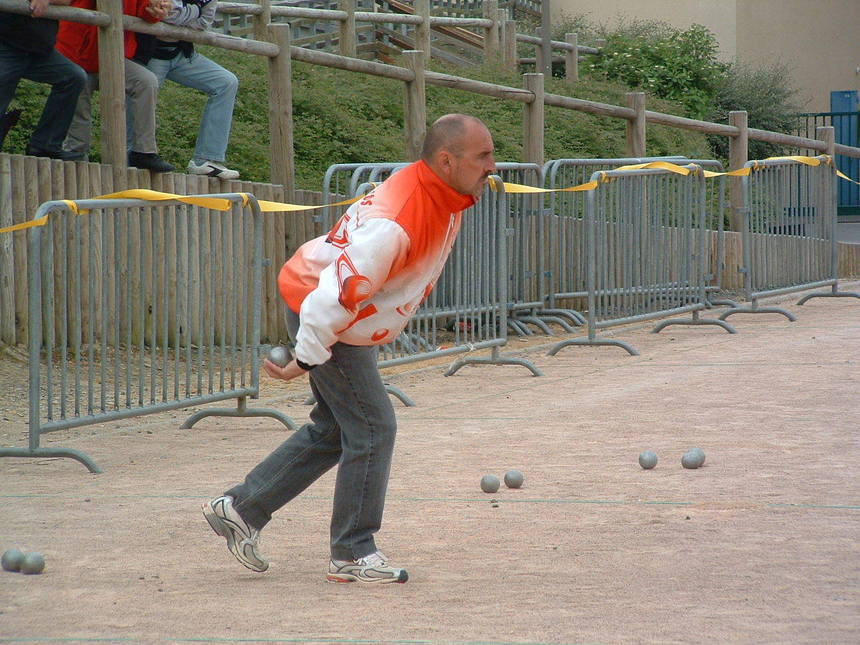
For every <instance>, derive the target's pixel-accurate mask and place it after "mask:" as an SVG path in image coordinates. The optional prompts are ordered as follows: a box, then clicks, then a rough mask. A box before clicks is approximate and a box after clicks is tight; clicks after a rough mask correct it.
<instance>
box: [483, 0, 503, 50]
mask: <svg viewBox="0 0 860 645" xmlns="http://www.w3.org/2000/svg"><path fill="white" fill-rule="evenodd" d="M482 5H483V12H484V18H485V19H487V20H492V21H493V26H492V27H490V28H488V29H487V30H486V31H485V32H484V62H487V63H494V62H495V61H496V58H498V56H499V22H498V20H497V18H498V15H499V0H485V1H484V2H483V3H482Z"/></svg>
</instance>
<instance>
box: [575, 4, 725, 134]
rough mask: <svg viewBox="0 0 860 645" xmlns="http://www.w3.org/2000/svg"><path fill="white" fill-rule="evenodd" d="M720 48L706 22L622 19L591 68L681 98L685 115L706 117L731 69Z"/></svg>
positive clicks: (630, 84)
mask: <svg viewBox="0 0 860 645" xmlns="http://www.w3.org/2000/svg"><path fill="white" fill-rule="evenodd" d="M717 51H718V43H717V40H716V38H715V37H714V35H713V34H712V33H711V32H710V31H708V29H706V28H705V27H703V26H702V25H693V26H692V27H690V28H689V29H685V30H681V29H677V28H675V27H672V26H671V25H669V24H667V23H663V22H657V21H622V22H621V23H619V26H618V28H616V29H615V30H614V31H612V32H611V33H607V34H606V46H605V47H603V48H602V49H601V51H600V54H598V55H597V56H595V57H594V59H593V60H592V62H591V63H590V64H589V65H587V66H586V69H587V70H589V72H590V73H591V74H594V75H597V76H602V77H604V78H607V79H610V80H618V81H621V82H622V83H624V84H626V85H627V86H628V87H631V88H637V89H641V90H642V91H645V92H647V93H648V94H650V95H652V96H657V97H660V98H664V99H669V100H672V101H677V102H678V103H680V104H681V105H683V106H684V113H685V115H686V116H688V117H691V118H696V119H702V118H705V117H706V116H708V114H710V112H711V105H712V102H713V98H714V95H715V94H716V91H717V87H718V85H719V83H720V80H721V79H722V76H723V74H724V73H725V69H726V66H725V64H723V63H720V62H719V61H718V60H717Z"/></svg>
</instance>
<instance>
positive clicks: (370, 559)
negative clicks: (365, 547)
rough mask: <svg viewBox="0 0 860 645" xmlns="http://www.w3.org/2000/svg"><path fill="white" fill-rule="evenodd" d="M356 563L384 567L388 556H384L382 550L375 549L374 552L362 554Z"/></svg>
mask: <svg viewBox="0 0 860 645" xmlns="http://www.w3.org/2000/svg"><path fill="white" fill-rule="evenodd" d="M358 563H359V564H362V565H363V566H366V567H384V566H385V565H386V564H388V558H386V557H385V555H384V554H383V553H382V551H377V552H376V553H371V554H370V555H366V556H364V557H363V558H361V559H360V560H358Z"/></svg>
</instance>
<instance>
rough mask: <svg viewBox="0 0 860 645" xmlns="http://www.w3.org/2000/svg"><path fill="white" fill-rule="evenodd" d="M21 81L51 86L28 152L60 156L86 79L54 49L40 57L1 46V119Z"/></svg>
mask: <svg viewBox="0 0 860 645" xmlns="http://www.w3.org/2000/svg"><path fill="white" fill-rule="evenodd" d="M22 78H26V79H28V80H31V81H35V82H37V83H47V84H48V85H50V86H51V93H50V94H49V95H48V99H47V101H45V107H44V109H43V110H42V116H41V117H40V118H39V122H38V123H37V124H36V129H35V130H33V134H32V135H31V137H30V146H29V148H30V149H31V150H32V151H35V152H47V153H52V154H53V153H59V152H60V150H61V149H62V145H63V139H64V138H65V137H66V132H67V131H68V129H69V125H70V124H71V122H72V117H73V116H74V114H75V102H76V101H77V100H78V94H80V92H81V90H82V89H83V87H84V84H85V83H86V81H87V75H86V73H85V72H84V70H82V69H81V68H80V67H78V66H77V65H75V64H74V63H73V62H72V61H70V60H69V59H68V58H66V57H65V56H63V55H62V54H60V53H59V52H58V51H57V50H56V49H54V50H51V52H50V53H48V54H43V55H40V54H33V53H30V52H25V51H22V50H20V49H16V48H15V47H9V46H7V45H4V44H3V43H0V115H2V114H4V113H5V112H6V109H7V108H8V107H9V104H10V103H11V102H12V99H13V98H14V96H15V91H16V90H17V89H18V82H19V81H20V80H21V79H22Z"/></svg>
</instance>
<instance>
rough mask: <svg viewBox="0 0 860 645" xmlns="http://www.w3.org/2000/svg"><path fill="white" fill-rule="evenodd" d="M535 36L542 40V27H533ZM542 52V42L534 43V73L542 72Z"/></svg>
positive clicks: (543, 66)
mask: <svg viewBox="0 0 860 645" xmlns="http://www.w3.org/2000/svg"><path fill="white" fill-rule="evenodd" d="M535 36H537V37H538V38H540V39H541V41H543V28H542V27H538V28H537V29H535ZM543 53H544V50H543V45H542V44H541V45H535V73H536V74H543V73H544V68H545V67H546V66H545V65H544V60H543Z"/></svg>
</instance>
